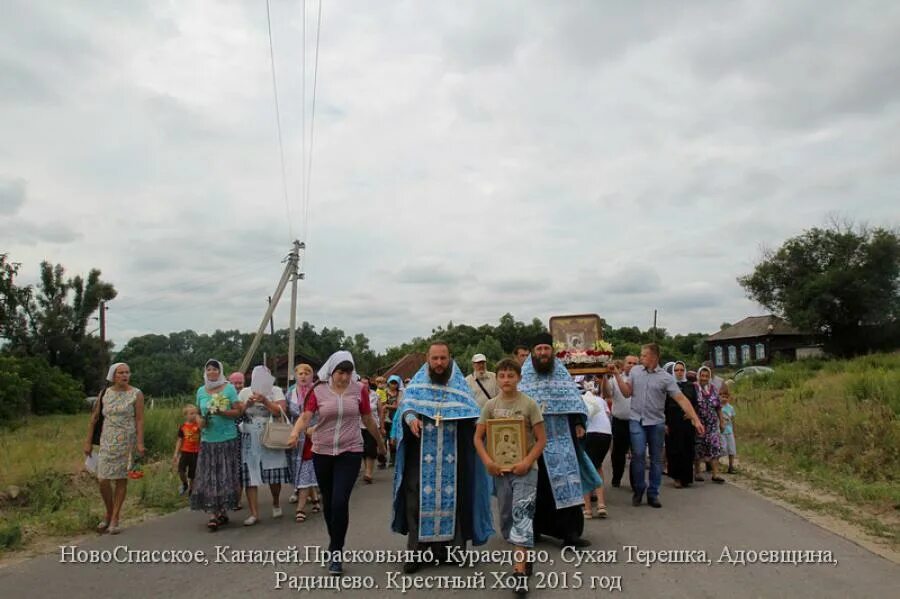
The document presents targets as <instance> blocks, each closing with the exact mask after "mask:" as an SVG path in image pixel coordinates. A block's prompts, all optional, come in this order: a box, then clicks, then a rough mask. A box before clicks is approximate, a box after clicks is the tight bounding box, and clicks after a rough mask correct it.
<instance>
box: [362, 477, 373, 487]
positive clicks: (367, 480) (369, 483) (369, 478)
mask: <svg viewBox="0 0 900 599" xmlns="http://www.w3.org/2000/svg"><path fill="white" fill-rule="evenodd" d="M363 480H364V481H366V484H367V485H371V484H372V477H371V476H369V475H368V474H367V475H365V476H363Z"/></svg>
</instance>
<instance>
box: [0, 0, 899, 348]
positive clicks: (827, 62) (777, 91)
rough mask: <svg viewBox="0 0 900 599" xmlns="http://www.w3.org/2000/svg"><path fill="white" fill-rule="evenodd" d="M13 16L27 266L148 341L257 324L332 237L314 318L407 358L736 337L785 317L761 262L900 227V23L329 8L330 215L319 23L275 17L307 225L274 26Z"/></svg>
mask: <svg viewBox="0 0 900 599" xmlns="http://www.w3.org/2000/svg"><path fill="white" fill-rule="evenodd" d="M3 5H4V8H3V11H4V14H3V17H2V18H0V131H2V132H3V134H2V136H0V251H4V252H9V253H10V254H11V256H12V258H13V259H14V260H15V261H18V262H22V263H23V271H24V274H25V278H26V280H28V279H31V280H33V279H35V278H36V275H37V270H38V264H39V262H40V261H41V260H44V259H46V260H50V261H53V262H61V263H62V264H64V265H65V266H66V268H67V269H68V270H69V272H71V273H73V274H74V273H78V272H81V273H84V272H86V271H87V270H88V269H90V268H92V267H96V268H100V269H101V270H102V271H103V276H104V278H105V279H107V280H109V281H111V282H113V283H114V284H115V286H116V288H117V289H118V290H119V297H118V298H117V299H116V300H115V301H113V302H112V303H111V304H110V332H111V336H112V338H113V339H114V340H115V341H116V342H117V344H118V345H119V346H121V344H122V343H124V342H125V341H126V340H127V339H128V338H129V337H131V336H134V335H138V334H143V333H147V332H157V333H167V332H169V331H173V330H181V329H185V328H192V329H195V330H198V331H212V330H214V329H216V328H223V329H224V328H239V329H242V330H252V329H254V328H255V327H256V326H257V325H258V322H259V319H260V318H261V316H262V310H263V309H264V308H265V302H266V296H268V295H270V294H271V293H272V291H273V290H274V286H275V284H276V282H277V279H278V276H279V275H280V272H281V269H282V265H281V263H280V260H281V259H282V258H283V257H284V255H285V254H286V253H287V250H288V249H289V243H290V240H291V238H292V235H291V233H293V236H294V237H303V233H304V231H305V230H307V229H308V236H306V238H305V239H306V241H307V244H308V251H307V253H306V255H305V263H304V270H305V272H306V280H305V281H304V282H303V283H302V284H301V289H300V294H301V301H300V308H299V318H300V319H301V320H308V321H310V322H312V323H313V324H315V325H317V326H318V327H322V326H337V327H340V328H343V329H344V330H345V331H347V332H348V333H354V332H365V333H366V334H368V335H369V337H370V338H371V339H372V341H373V346H374V347H375V348H377V349H383V348H384V347H386V346H389V345H394V344H398V343H400V342H403V341H405V340H408V339H409V338H411V337H413V336H417V335H428V334H429V333H430V331H431V329H432V328H433V327H435V326H437V325H439V324H445V323H446V322H447V321H450V320H453V321H455V322H461V321H464V322H468V323H472V324H480V323H484V322H495V321H496V320H497V318H498V317H499V316H500V315H502V314H503V313H505V312H511V313H512V314H513V315H515V316H516V317H517V318H519V319H523V320H530V319H531V318H532V317H534V316H537V317H540V318H542V319H543V320H544V321H545V322H546V320H547V319H548V318H549V317H550V316H551V315H554V314H564V313H572V312H596V313H599V314H600V315H601V316H603V317H605V318H606V319H607V320H608V321H609V322H610V323H611V324H613V325H614V326H625V325H638V326H640V327H641V328H647V327H648V326H649V325H650V322H651V319H652V312H653V309H654V308H656V309H658V310H659V315H660V326H664V327H666V328H668V329H669V330H670V331H674V332H688V331H698V330H699V331H713V330H715V329H717V328H718V325H719V323H721V322H722V321H736V320H738V319H740V318H742V317H744V316H746V315H748V314H758V313H760V308H759V307H758V306H756V305H754V304H753V303H752V302H750V301H749V300H747V299H746V298H745V297H744V294H743V291H742V289H741V288H740V287H739V286H738V284H737V283H736V281H735V278H736V277H737V276H739V275H741V274H744V273H746V272H748V271H749V269H751V268H752V266H753V264H754V263H755V261H756V260H757V259H758V258H759V255H760V247H761V246H763V245H765V246H777V245H778V244H780V243H781V242H782V241H783V240H784V239H786V238H787V237H789V236H791V235H795V234H797V233H799V232H800V231H802V230H803V229H806V228H809V227H811V226H815V225H821V224H823V223H824V222H825V219H826V216H827V215H828V214H830V213H841V214H844V215H847V216H852V217H854V218H856V219H859V220H862V221H866V222H868V223H870V224H876V225H885V226H897V225H898V214H900V211H898V210H897V206H898V201H897V200H898V198H897V190H898V189H900V169H898V164H900V144H898V142H897V140H898V139H900V43H898V41H897V31H900V5H898V3H896V2H888V1H883V2H858V3H845V2H824V3H823V2H814V1H807V2H802V1H797V2H790V3H782V2H731V3H719V2H680V3H670V2H658V3H650V2H602V3H601V2H593V1H583V2H578V1H569V2H537V1H535V2H518V1H516V2H513V1H509V2H465V1H464V2H452V3H450V2H414V1H396V2H380V3H377V4H373V3H371V2H351V1H346V0H342V1H340V2H335V1H328V0H326V2H325V4H324V7H323V14H324V19H323V21H324V22H323V28H322V38H321V49H320V57H319V72H318V96H317V114H316V120H315V151H314V158H313V171H312V183H311V194H310V204H309V211H308V216H309V218H308V220H306V219H305V218H304V210H303V209H302V208H303V207H302V205H301V200H300V189H301V184H300V173H301V169H300V165H301V143H300V139H301V117H302V111H301V97H302V92H301V82H302V78H301V57H302V26H301V23H302V13H301V7H302V3H300V2H295V1H290V2H288V1H281V0H272V16H273V35H274V42H275V55H276V61H277V65H278V83H279V87H280V98H279V99H280V102H281V107H282V124H283V133H284V139H285V144H286V147H285V150H286V158H287V162H288V165H287V171H288V190H289V203H288V205H289V210H290V217H291V218H290V219H288V216H287V210H286V208H285V203H284V199H283V196H282V191H281V190H282V183H281V176H280V167H279V163H278V146H277V140H276V130H275V116H274V109H273V103H272V88H271V72H270V68H269V55H268V38H267V35H266V13H265V3H264V2H262V1H257V2H223V1H220V0H216V1H213V0H197V1H193V2H177V3H163V2H143V3H140V2H127V3H122V2H116V1H113V0H106V1H98V2H90V3H81V2H51V1H49V0H48V1H43V2H32V1H24V0H23V1H21V2H18V1H9V0H7V1H6V2H4V3H3ZM308 21H309V26H310V30H309V39H308V47H309V56H308V58H309V66H308V73H307V74H308V79H307V81H308V84H307V91H309V90H310V88H311V83H312V48H313V35H314V28H313V24H314V22H315V4H314V3H313V1H312V0H311V1H310V3H309V13H308ZM308 108H309V106H308ZM276 318H277V324H278V326H286V325H287V310H286V309H284V308H282V309H280V310H279V312H278V314H277V317H276Z"/></svg>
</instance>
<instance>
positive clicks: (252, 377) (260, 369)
mask: <svg viewBox="0 0 900 599" xmlns="http://www.w3.org/2000/svg"><path fill="white" fill-rule="evenodd" d="M263 373H265V374H268V375H271V374H272V371H271V370H269V369H268V368H266V367H265V366H263V365H262V364H260V365H259V366H254V367H253V372H252V373H251V374H250V383H251V385H252V383H253V381H255V380H256V375H257V374H263ZM267 397H268V398H269V399H275V385H272V390H271V391H269V395H268V396H267Z"/></svg>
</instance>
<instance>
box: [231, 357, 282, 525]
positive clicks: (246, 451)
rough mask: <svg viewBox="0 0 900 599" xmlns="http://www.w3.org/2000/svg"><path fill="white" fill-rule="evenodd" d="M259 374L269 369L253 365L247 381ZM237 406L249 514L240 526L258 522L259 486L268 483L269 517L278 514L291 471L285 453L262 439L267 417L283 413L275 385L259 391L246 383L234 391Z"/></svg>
mask: <svg viewBox="0 0 900 599" xmlns="http://www.w3.org/2000/svg"><path fill="white" fill-rule="evenodd" d="M261 377H271V373H270V372H269V369H268V368H266V367H265V366H257V367H255V368H254V369H253V373H252V374H251V375H250V382H251V384H253V383H254V381H258V380H259V379H260V378H261ZM238 401H239V402H240V404H239V406H240V410H241V412H242V413H243V415H244V420H243V422H241V426H240V430H241V483H242V484H243V486H244V489H245V490H246V492H247V503H248V504H249V506H250V515H249V516H248V517H247V519H246V520H244V526H253V525H254V524H256V523H257V522H259V486H260V485H269V491H271V493H272V518H281V514H282V512H281V502H280V500H281V485H282V484H284V483H289V482H290V480H291V471H290V469H289V468H288V460H287V454H286V453H285V451H284V450H283V449H269V448H268V447H266V446H265V445H263V443H262V437H263V432H264V431H265V429H266V423H267V422H269V419H270V418H271V417H275V418H279V419H280V418H281V417H282V416H284V417H285V418H286V417H287V404H286V403H285V400H284V393H283V392H282V391H281V389H280V388H279V387H276V386H274V385H273V386H272V388H271V390H270V391H269V392H268V393H267V394H266V395H263V394H261V393H257V392H256V391H254V390H253V389H252V388H250V387H244V389H243V390H241V392H240V394H239V395H238Z"/></svg>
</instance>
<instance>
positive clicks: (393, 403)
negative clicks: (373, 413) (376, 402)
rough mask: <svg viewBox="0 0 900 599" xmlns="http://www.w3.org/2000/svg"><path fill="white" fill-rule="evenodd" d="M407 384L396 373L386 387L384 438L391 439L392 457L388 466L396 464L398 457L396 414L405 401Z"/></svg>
mask: <svg viewBox="0 0 900 599" xmlns="http://www.w3.org/2000/svg"><path fill="white" fill-rule="evenodd" d="M404 388H405V386H404V384H403V379H401V378H400V377H399V376H397V375H396V374H393V375H391V376H390V377H388V382H387V389H385V401H384V410H383V411H384V431H383V432H384V438H385V439H387V440H388V441H389V445H390V450H391V457H390V461H389V462H388V467H393V466H394V460H395V459H396V457H397V442H396V441H395V440H394V430H393V429H394V415H395V414H396V413H397V407H398V406H399V405H400V402H401V401H403V390H404Z"/></svg>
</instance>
